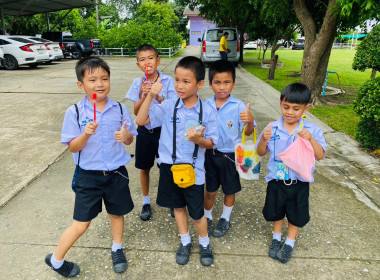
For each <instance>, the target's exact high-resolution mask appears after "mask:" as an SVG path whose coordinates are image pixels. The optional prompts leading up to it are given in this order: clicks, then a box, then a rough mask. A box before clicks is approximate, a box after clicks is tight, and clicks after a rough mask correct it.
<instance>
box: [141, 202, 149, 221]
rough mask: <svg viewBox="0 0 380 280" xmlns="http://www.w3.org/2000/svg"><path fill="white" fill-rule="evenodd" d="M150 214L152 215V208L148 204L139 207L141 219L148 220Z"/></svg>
mask: <svg viewBox="0 0 380 280" xmlns="http://www.w3.org/2000/svg"><path fill="white" fill-rule="evenodd" d="M151 216H152V208H151V207H150V204H144V205H143V207H142V209H141V213H140V219H141V220H142V221H149V220H150V217H151Z"/></svg>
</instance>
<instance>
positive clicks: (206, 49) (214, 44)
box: [198, 27, 240, 66]
mask: <svg viewBox="0 0 380 280" xmlns="http://www.w3.org/2000/svg"><path fill="white" fill-rule="evenodd" d="M224 32H228V33H229V34H228V38H227V44H228V49H230V52H229V53H228V54H227V57H228V61H231V62H232V63H234V65H235V66H237V64H238V62H239V59H240V40H239V33H238V32H237V30H236V28H233V27H219V28H208V29H205V31H204V33H203V36H202V39H201V38H198V41H199V42H201V43H202V44H201V57H200V58H201V60H202V61H203V62H204V63H205V64H206V65H207V64H208V63H211V62H214V61H217V60H220V59H221V57H220V53H219V48H220V38H222V36H223V33H224Z"/></svg>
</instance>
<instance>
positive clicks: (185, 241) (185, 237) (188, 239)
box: [180, 232, 191, 246]
mask: <svg viewBox="0 0 380 280" xmlns="http://www.w3.org/2000/svg"><path fill="white" fill-rule="evenodd" d="M180 235H181V243H182V245H183V246H186V245H187V244H189V243H191V237H190V234H189V232H187V233H186V234H184V235H182V234H180Z"/></svg>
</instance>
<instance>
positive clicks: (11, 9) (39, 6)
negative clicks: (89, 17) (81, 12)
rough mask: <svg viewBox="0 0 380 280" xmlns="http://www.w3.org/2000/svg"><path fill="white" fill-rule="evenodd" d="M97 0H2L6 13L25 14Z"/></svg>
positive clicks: (78, 5)
mask: <svg viewBox="0 0 380 280" xmlns="http://www.w3.org/2000/svg"><path fill="white" fill-rule="evenodd" d="M95 4H96V3H95V0H0V9H2V12H3V14H4V15H10V16H25V15H34V14H43V13H48V12H55V11H60V10H67V9H73V8H82V7H88V6H94V5H95Z"/></svg>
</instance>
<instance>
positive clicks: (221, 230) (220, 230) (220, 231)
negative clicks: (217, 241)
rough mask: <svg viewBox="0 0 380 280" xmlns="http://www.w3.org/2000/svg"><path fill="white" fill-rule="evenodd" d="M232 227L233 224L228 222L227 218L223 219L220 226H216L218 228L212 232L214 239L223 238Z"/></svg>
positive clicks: (219, 223)
mask: <svg viewBox="0 0 380 280" xmlns="http://www.w3.org/2000/svg"><path fill="white" fill-rule="evenodd" d="M230 226H231V223H230V222H229V221H227V220H226V219H225V218H221V219H220V220H219V222H218V224H217V225H216V228H215V229H214V231H213V232H212V235H213V236H214V237H222V236H223V235H225V234H226V233H227V231H228V230H229V228H230Z"/></svg>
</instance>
